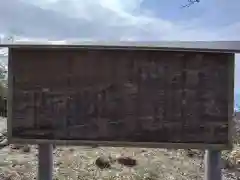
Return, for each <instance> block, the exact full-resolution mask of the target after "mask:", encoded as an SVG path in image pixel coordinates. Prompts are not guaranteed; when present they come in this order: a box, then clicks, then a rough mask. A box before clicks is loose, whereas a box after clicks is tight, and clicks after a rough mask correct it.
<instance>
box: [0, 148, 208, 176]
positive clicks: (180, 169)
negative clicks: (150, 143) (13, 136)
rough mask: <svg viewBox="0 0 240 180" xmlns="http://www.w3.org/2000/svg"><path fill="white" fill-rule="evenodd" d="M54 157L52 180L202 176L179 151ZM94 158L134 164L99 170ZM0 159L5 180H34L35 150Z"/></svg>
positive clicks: (72, 151)
mask: <svg viewBox="0 0 240 180" xmlns="http://www.w3.org/2000/svg"><path fill="white" fill-rule="evenodd" d="M7 153H8V155H7ZM54 157H55V160H54V179H55V180H57V179H58V180H67V179H73V180H123V179H124V180H165V179H171V180H185V179H188V180H190V179H191V180H194V179H202V175H203V165H202V159H201V158H199V157H198V156H196V157H192V158H189V157H188V156H187V155H186V153H185V152H184V151H181V150H178V151H174V150H173V151H171V150H166V149H137V148H111V147H109V148H100V147H98V148H91V147H59V148H57V149H55V150H54ZM98 157H111V159H116V158H118V157H131V158H133V159H135V160H136V161H137V164H136V166H134V167H127V166H123V165H121V164H119V163H118V162H117V161H112V162H110V164H111V167H110V168H106V169H100V168H98V167H97V166H96V164H95V161H96V159H97V158H98ZM0 158H1V164H0V171H1V172H2V173H3V174H4V176H5V180H7V178H8V179H9V180H13V179H14V180H15V179H16V180H18V179H19V180H20V179H24V180H28V179H29V180H30V179H31V180H32V179H35V178H36V171H37V169H36V167H37V149H36V148H35V147H32V152H30V153H24V152H23V151H22V150H21V149H19V150H15V149H14V150H12V149H11V148H10V147H6V148H4V149H2V150H1V154H0ZM0 179H1V176H0Z"/></svg>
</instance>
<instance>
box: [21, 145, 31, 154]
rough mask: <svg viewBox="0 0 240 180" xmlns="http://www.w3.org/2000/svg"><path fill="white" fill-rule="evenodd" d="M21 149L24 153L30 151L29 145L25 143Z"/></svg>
mask: <svg viewBox="0 0 240 180" xmlns="http://www.w3.org/2000/svg"><path fill="white" fill-rule="evenodd" d="M22 151H23V152H25V153H29V152H30V151H31V147H30V146H29V145H25V146H24V147H22Z"/></svg>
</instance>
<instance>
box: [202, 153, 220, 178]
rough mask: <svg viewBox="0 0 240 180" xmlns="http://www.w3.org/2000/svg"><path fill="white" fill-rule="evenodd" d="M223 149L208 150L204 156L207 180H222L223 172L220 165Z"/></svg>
mask: <svg viewBox="0 0 240 180" xmlns="http://www.w3.org/2000/svg"><path fill="white" fill-rule="evenodd" d="M220 160H221V151H219V150H206V151H205V157H204V164H205V169H204V176H205V177H204V179H205V180H221V179H222V172H221V167H220Z"/></svg>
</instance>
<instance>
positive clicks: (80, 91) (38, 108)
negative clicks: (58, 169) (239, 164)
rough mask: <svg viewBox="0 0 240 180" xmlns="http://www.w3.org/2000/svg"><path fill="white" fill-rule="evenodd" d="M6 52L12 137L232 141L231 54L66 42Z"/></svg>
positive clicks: (84, 139) (217, 142)
mask: <svg viewBox="0 0 240 180" xmlns="http://www.w3.org/2000/svg"><path fill="white" fill-rule="evenodd" d="M11 53H12V60H11V61H12V62H11V66H12V67H11V73H12V78H11V79H12V85H13V89H12V103H11V104H12V106H11V108H12V109H11V112H12V114H11V119H10V121H11V127H9V128H11V132H12V133H11V135H10V136H11V137H10V138H12V139H14V138H17V139H23V140H24V139H39V140H41V139H42V140H52V141H54V140H64V141H68V140H69V141H71V142H72V141H73V140H76V141H82V142H83V141H85V142H86V141H87V142H89V141H90V142H99V143H101V142H108V143H109V142H110V144H111V142H112V143H113V144H114V143H115V144H119V142H128V143H127V144H131V143H129V142H132V143H143V142H145V143H147V144H149V143H153V144H155V143H162V144H167V143H169V144H178V143H179V144H187V146H188V147H189V148H190V147H191V144H202V145H203V146H204V145H207V144H208V145H209V144H212V145H214V144H215V145H223V146H224V147H227V146H228V145H229V144H231V143H230V142H229V129H230V127H229V122H230V121H231V118H230V116H229V114H231V113H232V112H230V111H231V108H232V105H231V104H232V103H233V99H232V98H231V97H232V96H231V95H232V94H233V89H231V88H229V85H230V81H232V79H233V74H232V70H233V67H232V63H233V62H232V61H234V59H233V58H229V57H230V56H231V57H232V54H226V53H206V52H199V53H198V52H186V51H185V52H177V51H147V50H141V51H137V50H109V49H108V50H96V49H67V48H66V49H63V48H61V49H41V48H39V49H36V48H34V49H31V48H29V49H26V48H24V49H21V48H17V49H12V51H11ZM116 142H118V143H116ZM125 144H126V143H125ZM149 145H150V144H149Z"/></svg>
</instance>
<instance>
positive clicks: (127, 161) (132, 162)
mask: <svg viewBox="0 0 240 180" xmlns="http://www.w3.org/2000/svg"><path fill="white" fill-rule="evenodd" d="M117 162H118V163H119V164H121V165H124V166H128V167H133V166H136V165H137V160H136V159H132V158H130V157H119V158H118V159H117Z"/></svg>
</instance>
